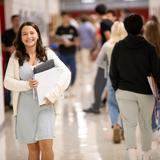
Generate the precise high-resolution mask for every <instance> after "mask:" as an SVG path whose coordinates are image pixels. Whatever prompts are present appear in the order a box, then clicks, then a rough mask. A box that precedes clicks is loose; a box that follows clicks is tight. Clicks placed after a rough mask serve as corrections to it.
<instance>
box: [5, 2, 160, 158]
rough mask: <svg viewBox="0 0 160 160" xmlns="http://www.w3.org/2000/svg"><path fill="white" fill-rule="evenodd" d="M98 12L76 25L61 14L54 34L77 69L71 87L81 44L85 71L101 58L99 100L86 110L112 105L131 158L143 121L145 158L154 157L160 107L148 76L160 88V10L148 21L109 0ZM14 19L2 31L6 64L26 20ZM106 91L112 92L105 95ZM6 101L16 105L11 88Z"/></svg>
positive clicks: (116, 135)
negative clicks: (112, 5)
mask: <svg viewBox="0 0 160 160" xmlns="http://www.w3.org/2000/svg"><path fill="white" fill-rule="evenodd" d="M95 12H96V17H97V18H96V21H95V20H94V23H93V21H91V18H89V16H85V15H83V16H82V17H80V23H79V25H78V27H77V26H74V25H72V23H71V17H70V15H69V14H68V13H67V12H63V13H62V14H61V17H62V24H61V25H60V26H59V27H58V28H57V30H56V31H55V35H54V37H53V39H54V41H53V42H54V43H56V44H57V45H58V53H57V54H58V56H59V58H60V59H61V61H62V62H63V63H64V64H65V65H66V66H67V67H68V68H69V69H70V71H71V83H70V87H72V86H73V85H74V83H75V80H76V73H77V69H76V68H77V67H76V53H77V50H79V54H80V57H81V68H82V70H83V68H85V70H84V72H83V74H87V73H86V72H85V71H86V70H87V71H90V66H91V63H96V65H97V71H96V76H95V79H94V85H93V92H94V102H93V103H92V104H91V106H90V107H89V108H85V107H84V109H83V111H84V112H85V113H86V114H89V113H91V114H100V113H101V107H102V106H104V105H105V106H106V107H107V108H108V110H109V112H108V114H109V116H110V119H111V127H112V128H113V142H114V143H120V142H121V140H123V139H124V140H125V142H126V149H127V152H128V155H129V158H130V160H137V159H138V158H137V157H138V155H137V150H136V149H137V144H136V127H137V124H138V123H139V126H140V132H141V144H142V154H141V159H142V160H151V152H150V151H151V143H152V137H153V135H155V136H156V138H158V136H160V133H159V128H160V110H159V109H157V108H156V107H155V103H154V102H155V98H154V96H153V94H152V91H151V88H150V85H149V83H148V80H147V76H152V77H153V78H154V80H155V82H156V84H157V86H158V89H159V88H160V63H159V62H160V61H159V57H160V24H159V22H158V19H157V18H156V16H152V17H150V18H149V19H148V20H146V21H144V19H143V17H142V16H141V15H138V14H135V13H129V12H126V14H125V15H124V17H117V16H116V12H115V11H113V10H107V8H106V6H105V5H103V4H100V5H97V6H96V8H95ZM11 22H12V24H13V28H12V29H10V30H7V31H5V32H4V33H3V34H2V44H3V45H2V49H3V52H5V53H6V64H7V63H8V60H9V56H10V55H11V53H13V50H15V46H13V43H12V42H13V40H14V39H15V36H16V33H17V32H18V31H17V30H18V29H17V28H19V25H20V17H19V15H14V16H12V18H11ZM9 37H10V38H12V39H9ZM5 68H6V67H5ZM104 92H106V93H107V94H105V96H102V95H104ZM104 97H105V100H103V98H104ZM102 103H104V104H103V105H102ZM5 104H6V105H9V106H11V102H10V93H8V91H7V90H6V91H5ZM122 133H124V135H123V134H122ZM29 147H30V146H29Z"/></svg>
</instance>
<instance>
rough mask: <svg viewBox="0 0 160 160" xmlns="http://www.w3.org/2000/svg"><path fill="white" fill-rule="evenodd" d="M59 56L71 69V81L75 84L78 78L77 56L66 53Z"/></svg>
mask: <svg viewBox="0 0 160 160" xmlns="http://www.w3.org/2000/svg"><path fill="white" fill-rule="evenodd" d="M59 58H60V59H61V60H62V62H63V63H64V64H65V65H66V66H67V67H68V68H69V69H70V71H71V83H70V85H73V84H74V82H75V79H76V58H75V54H71V55H68V54H67V53H66V55H64V54H61V53H60V54H59Z"/></svg>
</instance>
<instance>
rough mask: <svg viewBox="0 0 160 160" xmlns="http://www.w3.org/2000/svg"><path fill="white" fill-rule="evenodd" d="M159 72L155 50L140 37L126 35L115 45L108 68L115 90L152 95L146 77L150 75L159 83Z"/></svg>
mask: <svg viewBox="0 0 160 160" xmlns="http://www.w3.org/2000/svg"><path fill="white" fill-rule="evenodd" d="M158 70H159V71H158ZM159 72H160V69H159V62H158V58H157V55H156V51H155V48H154V47H153V46H152V45H151V44H150V43H149V42H147V41H146V40H145V39H144V38H143V37H142V36H133V35H128V36H127V37H126V38H124V39H123V40H121V41H119V42H118V43H116V45H115V47H114V49H113V52H112V57H111V66H110V78H111V82H112V86H113V88H114V89H115V90H117V89H121V90H127V91H131V92H135V93H140V94H152V92H151V89H150V86H149V83H148V80H147V76H150V75H152V76H153V77H154V78H155V80H156V81H157V82H160V74H159ZM159 86H160V85H159V83H158V87H159Z"/></svg>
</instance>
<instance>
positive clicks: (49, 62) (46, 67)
mask: <svg viewBox="0 0 160 160" xmlns="http://www.w3.org/2000/svg"><path fill="white" fill-rule="evenodd" d="M53 67H55V64H54V60H53V59H50V60H47V61H45V62H44V63H42V64H39V65H37V66H36V67H34V69H33V73H34V74H36V73H40V72H43V71H46V70H49V69H51V68H53Z"/></svg>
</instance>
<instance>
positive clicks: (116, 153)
mask: <svg viewBox="0 0 160 160" xmlns="http://www.w3.org/2000/svg"><path fill="white" fill-rule="evenodd" d="M77 68H78V74H77V81H76V83H75V86H74V89H73V90H72V93H70V94H69V95H67V96H66V98H65V99H62V100H61V101H60V102H59V103H58V104H57V106H56V114H57V117H56V139H55V141H54V151H55V160H128V157H127V154H126V152H125V145H124V141H122V142H121V143H120V144H113V142H112V129H111V123H110V118H109V116H108V113H107V109H106V108H102V109H101V114H97V115H95V114H86V113H84V112H83V111H82V109H84V108H88V107H89V106H90V105H91V103H92V101H93V89H92V88H93V87H92V86H93V81H94V76H95V71H96V66H94V65H93V66H92V67H91V70H90V71H84V70H82V68H81V64H80V63H79V62H78V67H77ZM84 72H85V73H84ZM5 116H6V117H5V123H4V129H3V132H1V137H2V138H1V141H0V146H1V150H0V160H27V154H28V151H27V147H26V145H24V144H20V143H19V142H17V141H16V139H15V134H14V117H13V116H12V111H11V110H7V111H6V114H5ZM137 134H138V135H139V131H137ZM131 138H132V137H131ZM139 147H140V145H139ZM152 149H153V150H152V155H153V160H160V141H159V142H155V141H154V142H153V144H152Z"/></svg>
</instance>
